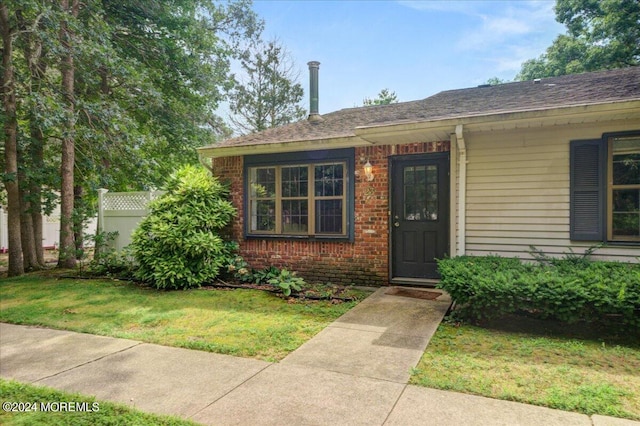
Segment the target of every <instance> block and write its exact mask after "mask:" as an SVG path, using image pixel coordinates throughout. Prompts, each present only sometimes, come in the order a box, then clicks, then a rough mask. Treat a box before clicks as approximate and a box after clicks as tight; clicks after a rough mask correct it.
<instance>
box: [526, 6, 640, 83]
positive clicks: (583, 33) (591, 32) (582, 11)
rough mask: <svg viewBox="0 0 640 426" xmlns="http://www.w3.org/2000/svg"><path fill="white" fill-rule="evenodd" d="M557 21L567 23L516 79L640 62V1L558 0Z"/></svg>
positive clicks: (529, 78)
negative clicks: (543, 51) (566, 31)
mask: <svg viewBox="0 0 640 426" xmlns="http://www.w3.org/2000/svg"><path fill="white" fill-rule="evenodd" d="M555 11H556V20H557V21H558V22H560V23H562V24H565V25H566V26H567V30H568V34H562V35H559V36H558V38H556V39H555V40H554V41H553V43H552V45H551V46H549V47H548V48H547V50H546V52H545V53H544V54H543V55H541V56H540V57H539V58H537V59H530V60H528V61H526V62H525V63H524V64H523V65H522V69H521V70H520V73H519V74H518V76H517V77H516V79H517V80H532V79H534V78H543V77H552V76H559V75H565V74H576V73H581V72H588V71H597V70H605V69H613V68H623V67H628V66H637V65H639V64H640V25H638V23H639V22H640V2H638V1H637V0H601V1H593V0H557V2H556V7H555Z"/></svg>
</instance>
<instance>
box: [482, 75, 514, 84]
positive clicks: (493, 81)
mask: <svg viewBox="0 0 640 426" xmlns="http://www.w3.org/2000/svg"><path fill="white" fill-rule="evenodd" d="M505 83H509V80H505V79H502V78H500V77H491V78H488V79H487V81H485V82H484V84H488V85H490V86H497V85H498V84H505Z"/></svg>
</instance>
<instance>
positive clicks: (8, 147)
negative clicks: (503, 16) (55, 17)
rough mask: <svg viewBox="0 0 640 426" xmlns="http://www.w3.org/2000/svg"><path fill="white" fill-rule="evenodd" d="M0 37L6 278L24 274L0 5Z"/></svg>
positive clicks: (8, 49) (12, 103) (7, 51)
mask: <svg viewBox="0 0 640 426" xmlns="http://www.w3.org/2000/svg"><path fill="white" fill-rule="evenodd" d="M0 34H1V35H2V68H3V72H2V81H0V91H1V92H0V93H2V104H3V106H4V114H5V119H4V135H5V140H4V161H5V170H4V173H5V174H4V178H3V181H4V186H5V188H6V190H7V207H8V209H7V210H8V211H7V213H8V224H7V225H8V242H9V268H8V275H9V276H10V277H11V276H16V275H21V274H23V273H24V263H23V262H22V241H21V240H20V189H19V182H18V139H17V136H18V135H17V133H18V122H17V118H16V92H15V80H14V74H13V58H12V55H13V40H12V37H13V30H12V28H11V25H10V22H9V10H8V9H7V5H6V4H5V3H0Z"/></svg>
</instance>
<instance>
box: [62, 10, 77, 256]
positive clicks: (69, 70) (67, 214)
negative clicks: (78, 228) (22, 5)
mask: <svg viewBox="0 0 640 426" xmlns="http://www.w3.org/2000/svg"><path fill="white" fill-rule="evenodd" d="M60 7H61V9H62V13H65V14H67V15H68V16H67V17H64V18H63V20H62V22H61V25H60V44H61V46H62V56H61V58H60V76H61V79H62V96H63V98H64V104H65V108H66V118H65V122H64V124H63V130H62V151H61V158H60V179H61V184H60V242H59V247H60V251H59V259H58V266H59V267H61V268H73V267H75V266H76V246H75V242H74V233H73V205H74V192H73V187H74V167H75V136H74V131H75V121H76V118H75V96H74V82H75V65H74V52H73V49H74V44H75V43H74V41H73V37H74V34H73V31H72V29H71V25H73V21H75V18H77V17H78V8H79V4H78V0H71V1H70V0H60Z"/></svg>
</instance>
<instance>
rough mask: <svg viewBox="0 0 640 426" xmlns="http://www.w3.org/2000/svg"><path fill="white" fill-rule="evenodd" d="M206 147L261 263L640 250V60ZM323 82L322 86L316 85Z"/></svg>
mask: <svg viewBox="0 0 640 426" xmlns="http://www.w3.org/2000/svg"><path fill="white" fill-rule="evenodd" d="M317 68H318V64H317V63H315V62H312V63H310V69H311V88H312V90H311V93H312V101H311V114H310V116H309V119H308V120H303V121H300V122H298V123H294V124H291V125H287V126H282V127H278V128H274V129H269V130H266V131H263V132H259V133H255V134H251V135H247V136H241V137H238V138H233V139H229V140H226V141H223V142H220V143H218V144H215V145H211V146H207V147H202V148H200V149H199V155H200V158H201V161H202V163H203V164H204V165H206V166H207V167H209V168H211V170H212V172H213V173H214V175H216V176H219V177H220V178H221V179H222V180H223V181H227V182H229V184H230V186H231V193H232V197H233V203H234V205H235V206H236V207H237V209H238V217H237V220H236V221H235V222H234V224H233V237H234V238H235V239H236V240H237V241H238V242H239V243H240V254H241V255H242V256H243V257H244V258H245V259H246V260H247V261H248V262H249V263H250V264H251V265H252V266H253V267H256V268H260V267H264V266H268V265H275V266H279V267H287V268H290V269H292V270H296V271H298V272H299V274H300V275H301V276H303V277H304V278H306V279H307V280H309V281H321V282H332V283H344V284H349V283H355V284H367V285H388V284H389V283H398V284H417V285H420V284H424V285H429V284H432V283H433V279H436V278H437V277H438V271H437V265H436V259H439V258H443V257H445V256H458V255H465V254H466V255H485V254H496V255H500V256H509V257H520V258H530V254H529V252H530V250H531V246H535V247H536V248H537V249H539V250H542V251H544V252H545V253H547V254H550V255H554V256H561V255H562V254H563V253H568V252H570V251H574V252H576V253H581V252H584V251H585V250H586V249H588V248H589V247H592V246H594V245H596V244H602V245H603V247H601V248H599V249H598V250H597V251H596V252H595V254H594V258H596V259H607V260H619V261H630V262H637V261H638V259H639V256H640V171H639V166H640V68H639V67H635V68H627V69H620V70H612V71H605V72H598V73H587V74H580V75H572V76H563V77H556V78H549V79H542V80H536V81H528V82H517V83H507V84H501V85H497V86H481V87H475V88H469V89H461V90H452V91H445V92H441V93H438V94H436V95H434V96H431V97H429V98H426V99H423V100H419V101H412V102H403V103H398V104H392V105H380V106H370V107H361V108H350V109H344V110H340V111H336V112H332V113H329V114H324V115H320V114H319V113H318V110H317V97H314V96H313V94H314V93H316V94H317V93H318V90H317ZM314 88H315V91H314Z"/></svg>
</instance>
